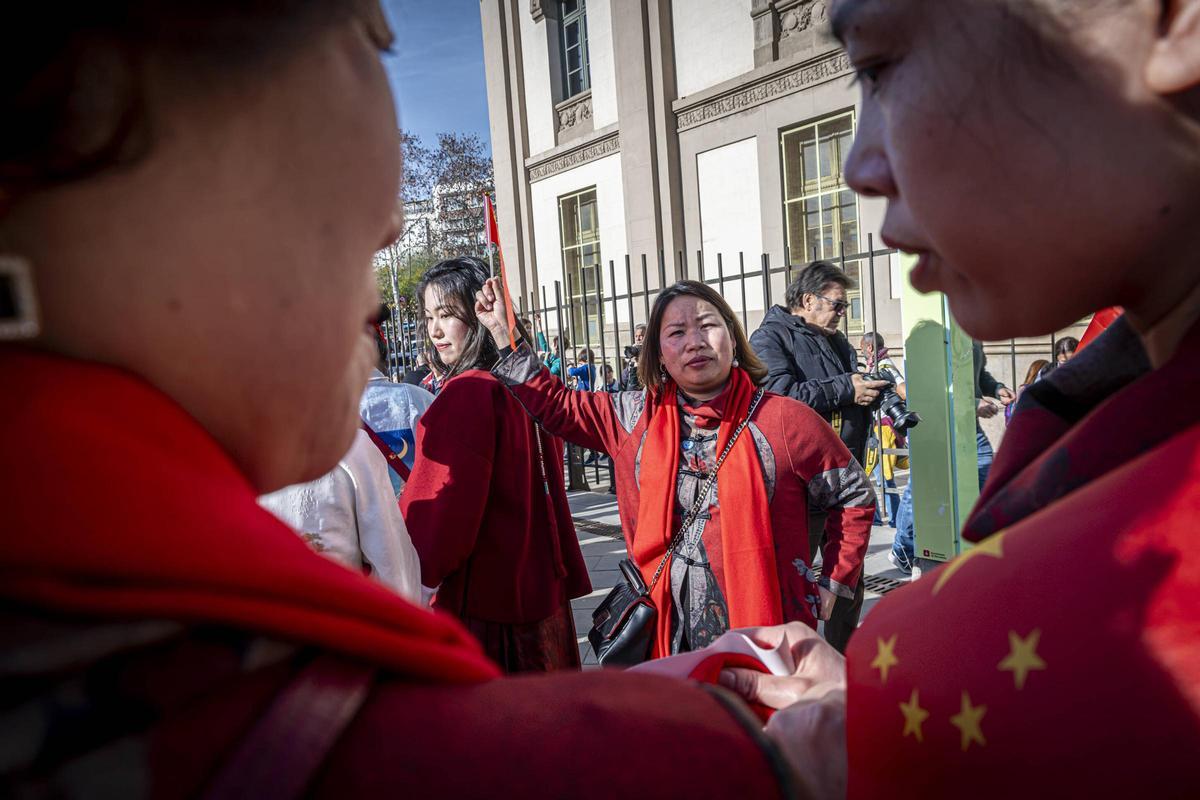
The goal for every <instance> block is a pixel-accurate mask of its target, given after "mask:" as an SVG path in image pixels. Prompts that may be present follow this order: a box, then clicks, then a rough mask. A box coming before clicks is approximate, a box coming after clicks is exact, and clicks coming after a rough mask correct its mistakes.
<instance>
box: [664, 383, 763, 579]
mask: <svg viewBox="0 0 1200 800" xmlns="http://www.w3.org/2000/svg"><path fill="white" fill-rule="evenodd" d="M762 396H763V390H762V389H759V390H758V393H757V394H755V395H754V400H753V402H751V403H750V410H749V411H747V412H746V418H745V419H743V420H742V421H741V422H740V423H739V424H738V426H737V428H736V429H735V430H734V432H733V435H732V436H730V437H729V442H728V443H726V445H725V449H724V450H722V451H721V455H720V457H719V458H718V459H717V464H716V466H715V467H713V471H712V472H710V473H709V475H708V480H706V481H705V482H704V487H703V488H702V489H701V490H700V492H699V493H698V494H697V495H696V500H695V502H694V503H692V507H691V508H690V509H688V513H687V515H686V516H685V517H684V520H683V524H682V525H680V526H679V530H678V531H677V532H676V533H675V535H674V536H673V537H671V543H670V545H668V547H667V552H665V553H663V557H662V560H661V561H659V562H658V569H656V570H654V578H653V579H652V580H651V581H650V588H649V589H647V590H646V594H649V593H651V592H653V591H654V587H655V586H657V585H658V579H659V578H660V577H662V571H663V569H664V568H665V567H666V566H667V559H668V558H670V556H671V553H673V552H674V551H675V548H676V547H678V546H679V543H680V542H681V541H682V540H683V535H684V534H685V533H686V532H687V530H688V528H690V527H692V525H693V523H695V521H696V518H697V517H698V516H700V509H701V508H703V507H704V502H705V501H706V500H707V499H708V493H709V492H710V491H711V490H712V487H713V483H715V482H716V480H717V470H719V469H720V468H721V465H722V464H724V463H725V457H726V456H727V455H729V451H730V450H732V449H733V445H734V444H735V443H736V442H737V440H738V437H739V436H740V435H741V434H742V431H743V430H745V428H746V426H747V425H749V424H750V418H751V417H753V416H754V410H755V409H756V408H758V401H759V400H762Z"/></svg>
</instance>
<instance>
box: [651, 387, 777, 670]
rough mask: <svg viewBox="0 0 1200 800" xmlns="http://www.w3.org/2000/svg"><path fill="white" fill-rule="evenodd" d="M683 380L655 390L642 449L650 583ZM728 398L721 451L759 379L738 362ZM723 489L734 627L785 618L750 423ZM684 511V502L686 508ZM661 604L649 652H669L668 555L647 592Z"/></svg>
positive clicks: (672, 472) (659, 553)
mask: <svg viewBox="0 0 1200 800" xmlns="http://www.w3.org/2000/svg"><path fill="white" fill-rule="evenodd" d="M678 391H679V387H678V386H676V385H675V382H674V381H670V382H668V383H667V385H666V386H665V387H664V388H663V390H662V391H660V392H658V393H656V395H655V396H654V397H653V398H652V400H651V403H650V405H649V407H648V409H647V410H648V412H649V413H650V414H651V415H652V416H651V417H650V420H649V424H648V426H647V430H646V441H645V444H644V446H643V449H642V467H643V469H642V471H641V486H640V491H641V497H640V499H639V502H638V521H637V530H636V531H634V535H633V558H634V561H635V562H637V565H638V567H639V568H640V569H641V571H642V576H643V577H644V578H645V580H646V585H647V586H649V585H650V581H651V580H652V579H653V578H654V571H655V569H656V568H657V567H658V562H659V560H660V559H661V558H662V557H663V554H664V553H665V552H666V550H667V547H668V546H669V545H670V542H671V537H672V536H674V535H675V523H674V511H675V488H676V480H677V475H678V474H679V445H680V442H679V427H680V420H679V404H678V402H676V398H677V395H678ZM725 392H726V398H725V399H726V402H725V407H724V412H723V413H722V415H721V421H720V427H719V429H718V432H717V454H718V455H720V453H721V452H723V451H724V450H725V446H726V445H727V444H728V443H729V437H730V436H731V435H732V434H733V431H734V430H735V429H736V428H737V426H738V424H739V423H740V422H741V421H742V420H743V419H745V418H746V414H747V413H748V412H749V411H750V402H751V400H752V399H753V397H754V383H753V381H751V380H750V377H749V376H748V375H747V374H746V373H745V372H744V371H743V370H741V369H734V370H733V371H732V372H731V373H730V377H729V384H728V386H726V388H725ZM717 482H718V484H719V487H720V493H721V497H722V498H723V502H722V503H721V560H722V564H723V565H724V574H725V584H726V585H725V586H722V587H721V588H722V590H723V591H724V593H725V601H726V602H727V603H728V604H729V621H730V626H731V627H733V628H741V627H746V626H751V625H777V624H779V623H782V622H783V605H782V602H781V600H780V594H779V573H778V572H777V571H776V567H775V540H774V537H773V536H772V535H771V514H770V508H769V506H768V505H767V488H766V485H765V484H764V482H763V474H762V465H761V463H760V462H759V458H758V453H757V452H756V450H755V447H754V439H753V437H752V436H751V435H750V432H749V430H745V431H743V432H742V435H741V436H740V437H738V440H737V443H736V444H735V445H734V446H733V449H732V450H730V451H729V456H728V457H727V458H726V459H725V463H724V464H723V465H722V466H721V470H720V475H719V477H718V478H717ZM685 513H686V510H685ZM650 596H651V598H652V599H653V600H654V605H655V607H656V608H657V609H658V630H657V631H656V635H655V639H654V651H653V653H652V657H654V658H660V657H662V656H665V655H669V654H670V652H671V559H670V558H668V559H667V564H666V566H665V567H664V568H663V571H662V577H661V578H660V579H659V581H658V584H657V585H656V586H655V587H654V589H653V591H652V592H651V593H650Z"/></svg>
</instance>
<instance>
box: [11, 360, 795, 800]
mask: <svg viewBox="0 0 1200 800" xmlns="http://www.w3.org/2000/svg"><path fill="white" fill-rule="evenodd" d="M0 374H2V375H4V377H5V380H6V381H7V382H6V384H5V391H3V392H0V441H3V442H4V445H3V447H2V448H0V474H3V475H4V476H5V479H4V480H3V481H0V509H3V517H2V518H3V523H2V524H3V525H4V532H5V546H4V547H3V548H0V621H2V623H3V624H0V647H2V648H3V651H4V653H5V654H6V656H12V663H13V664H18V665H19V668H15V669H19V671H18V672H17V673H13V674H11V675H9V676H8V678H9V680H10V682H11V681H17V682H18V683H15V684H14V685H13V687H10V688H12V689H13V691H19V692H20V698H21V701H22V703H23V705H22V708H23V709H24V711H23V712H22V713H20V714H7V715H4V716H3V718H2V720H0V736H2V737H3V738H4V740H5V741H19V742H21V747H20V748H19V752H15V751H14V754H13V755H12V757H11V758H8V759H6V761H5V763H4V764H3V765H0V794H2V795H5V796H8V795H10V794H12V795H20V796H24V795H29V796H42V795H46V794H50V795H55V794H61V793H63V792H64V791H65V792H67V793H71V792H76V791H77V790H78V791H83V792H85V793H88V792H91V793H97V794H103V795H112V796H130V797H134V796H142V795H143V794H147V795H149V796H152V797H195V796H198V795H199V794H200V793H201V791H202V790H204V789H205V788H206V787H209V785H210V781H211V779H212V776H213V775H214V774H215V773H217V772H218V771H220V770H222V769H224V768H226V767H227V766H228V765H229V764H230V763H231V754H233V753H236V752H246V750H244V748H245V746H246V745H247V743H250V742H253V743H254V744H255V745H258V746H259V748H258V749H255V750H254V751H252V758H251V759H250V763H249V764H248V765H247V766H248V769H246V770H245V771H242V772H237V771H235V772H234V773H233V777H234V779H235V785H236V787H237V788H241V789H243V791H244V792H245V791H249V793H248V794H245V795H244V796H256V797H257V796H263V797H266V796H277V795H279V794H280V793H281V792H283V791H284V790H283V789H281V788H280V787H281V786H288V785H292V786H294V784H293V783H292V781H291V779H292V778H294V777H295V776H296V775H297V774H298V773H299V772H300V771H302V770H305V769H309V768H311V774H310V776H309V778H310V779H304V780H301V781H300V783H299V788H301V789H304V788H305V787H307V788H308V790H309V794H308V796H312V797H336V798H341V797H395V796H398V795H399V796H405V797H463V798H470V797H496V796H520V797H537V796H557V797H572V798H581V799H582V798H602V797H613V796H621V797H638V796H646V795H650V796H659V797H664V796H672V795H681V796H687V797H696V798H701V797H732V796H735V795H738V794H744V795H745V796H749V797H763V798H772V797H778V796H781V795H783V793H784V792H783V789H782V788H781V786H780V783H779V780H778V779H779V777H780V775H781V774H783V773H781V771H780V761H779V759H778V754H777V753H775V752H774V751H773V750H772V748H771V747H770V746H769V745H767V744H766V743H764V742H763V741H762V738H761V732H756V731H755V725H754V723H753V721H752V720H747V719H746V717H745V715H746V714H748V711H747V710H746V709H745V708H744V707H739V704H737V703H736V702H735V703H734V704H733V705H732V706H730V705H727V704H726V701H727V698H726V697H725V696H723V695H720V694H719V693H718V694H714V693H712V692H706V691H701V690H699V689H697V688H695V687H693V686H691V685H688V684H686V683H684V682H682V681H674V680H667V679H659V678H654V677H652V676H639V675H627V674H612V673H598V672H593V673H588V674H583V675H579V674H565V675H555V676H550V677H541V676H539V677H536V678H519V679H497V680H492V679H491V678H492V676H494V675H496V674H497V670H496V668H495V666H494V665H491V664H489V663H488V662H487V661H486V660H484V659H483V658H482V656H481V655H480V653H479V648H478V645H477V644H475V643H474V642H473V640H471V638H470V637H469V636H468V635H467V634H466V633H465V632H464V631H463V630H462V628H461V627H460V626H459V625H458V624H457V623H456V622H455V621H454V620H452V619H450V618H449V617H447V616H446V615H442V614H432V613H429V612H427V611H424V610H420V609H417V608H416V607H414V606H412V605H411V604H409V603H407V602H406V601H404V600H403V599H401V598H400V597H398V596H396V595H394V594H392V593H391V592H388V591H387V590H386V589H384V588H383V587H381V586H379V585H378V584H376V583H374V582H372V581H370V580H369V579H367V578H365V577H363V576H362V575H360V574H357V573H355V572H352V571H350V570H347V569H345V568H343V567H341V566H339V565H337V564H335V563H333V562H331V561H329V560H327V559H325V558H323V557H321V556H319V555H317V554H316V553H313V552H312V551H311V550H310V549H309V548H308V547H307V546H306V545H305V544H304V543H303V542H302V541H301V539H300V538H299V537H298V536H297V535H296V534H294V533H293V532H292V531H289V530H288V529H287V528H286V527H285V526H284V525H282V524H281V523H279V522H278V521H277V520H275V519H274V518H273V517H272V516H271V515H270V514H268V513H267V512H265V511H263V510H262V509H261V508H259V507H258V505H257V503H256V501H255V496H254V493H253V491H252V490H251V488H250V486H249V484H248V483H247V481H246V480H245V478H244V477H243V476H242V475H241V474H240V473H239V472H238V470H237V468H236V467H235V465H234V463H233V462H232V461H231V460H230V459H229V457H228V456H227V455H226V454H225V453H224V452H223V451H222V450H221V449H220V448H219V447H218V446H217V444H216V442H214V441H213V439H212V438H211V437H210V436H209V435H208V434H207V433H206V432H205V431H204V430H203V429H201V428H200V427H199V425H197V424H196V422H195V421H194V420H192V419H191V418H190V417H188V415H187V414H186V413H184V412H183V410H182V409H180V408H179V407H178V406H177V405H176V404H174V403H173V402H172V401H171V400H170V399H168V398H166V397H164V396H163V395H162V394H161V393H159V392H157V391H156V390H154V389H153V388H151V387H150V386H148V385H147V384H145V383H144V382H143V381H141V380H138V379H136V378H134V377H133V376H130V375H128V374H126V373H123V372H120V371H118V370H114V369H111V368H106V367H100V366H96V365H86V364H81V363H79V362H74V361H69V360H65V359H59V358H54V357H48V356H43V355H38V354H34V353H30V352H28V351H22V350H19V349H15V348H0ZM267 410H269V409H267ZM313 663H320V664H322V665H323V666H324V667H325V669H324V671H323V672H322V675H323V676H324V680H323V681H322V682H319V683H317V684H308V683H305V682H304V680H303V676H304V675H305V674H307V672H306V670H307V669H308V665H310V664H313ZM298 676H299V679H298ZM339 676H340V677H339ZM354 676H366V678H365V679H364V680H365V682H360V681H359V680H358V679H353V680H352V678H353V677H354ZM284 687H287V689H286V690H284ZM359 687H361V688H362V690H363V693H362V694H359V692H358V689H359ZM347 688H348V689H349V691H343V690H344V689H347ZM293 689H295V690H297V691H298V692H299V693H298V694H295V693H291V692H292V690H293ZM281 690H283V691H281ZM14 696H16V695H14ZM64 698H65V699H64ZM289 698H290V699H291V700H293V701H295V700H296V699H297V698H301V699H303V698H307V699H308V700H309V702H306V703H300V704H295V703H293V704H292V705H288V704H287V703H286V702H283V701H285V700H287V699H289ZM346 707H348V708H349V709H350V711H351V712H352V713H351V714H350V716H349V717H341V716H340V715H341V713H342V710H343V709H344V708H346ZM280 712H286V713H280ZM339 719H340V720H341V722H336V721H337V720H339ZM266 720H271V721H273V722H274V724H273V725H265V726H264V725H263V723H264V721H266ZM331 720H334V721H331ZM342 722H344V723H345V727H344V728H342V727H341V724H342ZM331 730H332V733H331ZM647 742H648V743H652V746H647V747H640V746H637V745H638V743H647ZM614 743H616V744H614ZM614 753H619V755H620V762H621V763H620V768H619V769H613V761H612V758H610V757H608V756H610V755H611V754H614ZM697 763H700V764H704V769H696V768H694V767H695V764H697ZM236 779H241V782H239V781H238V780H236ZM246 781H253V782H252V784H250V785H253V786H254V790H253V791H250V790H248V788H247V787H248V784H247V783H246ZM80 787H82V789H80Z"/></svg>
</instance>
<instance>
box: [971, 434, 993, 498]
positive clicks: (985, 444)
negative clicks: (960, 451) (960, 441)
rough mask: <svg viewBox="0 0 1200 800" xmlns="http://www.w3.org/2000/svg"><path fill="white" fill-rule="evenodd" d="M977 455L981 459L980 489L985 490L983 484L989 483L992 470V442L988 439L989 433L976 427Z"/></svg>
mask: <svg viewBox="0 0 1200 800" xmlns="http://www.w3.org/2000/svg"><path fill="white" fill-rule="evenodd" d="M975 455H976V456H977V457H978V460H979V491H981V492H982V491H983V484H985V483H987V476H988V473H989V472H991V471H992V458H993V456H994V453H993V452H992V443H991V442H989V441H988V438H987V434H985V433H984V432H983V431H982V430H980V429H979V428H976V429H975Z"/></svg>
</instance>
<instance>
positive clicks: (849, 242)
mask: <svg viewBox="0 0 1200 800" xmlns="http://www.w3.org/2000/svg"><path fill="white" fill-rule="evenodd" d="M854 130H855V119H854V111H853V110H850V111H845V112H841V113H838V114H835V115H833V116H830V117H826V118H824V119H819V120H816V121H813V122H806V123H803V124H801V125H797V126H796V127H794V128H789V129H787V130H784V131H782V132H781V133H780V137H779V139H780V148H781V150H782V156H783V209H784V222H785V223H786V230H787V245H788V252H789V258H790V259H791V263H793V264H806V263H808V262H809V261H813V260H815V259H828V260H830V261H833V262H834V263H838V260H839V257H840V256H841V254H842V252H843V250H844V252H845V253H846V255H848V256H849V255H856V254H858V253H859V251H860V246H859V244H860V237H859V213H858V197H857V196H856V195H855V194H854V192H853V191H852V190H851V189H850V187H849V186H847V185H846V179H845V166H846V158H847V157H848V156H849V155H850V147H851V145H852V144H853V143H854ZM846 272H847V274H849V276H850V277H851V278H852V279H853V280H854V284H855V285H854V288H852V289H850V290H848V291H847V293H846V295H847V296H846V300H847V301H848V302H849V304H850V307H849V309H848V312H847V315H846V317H847V324H848V328H849V330H850V331H851V332H852V333H853V332H861V331H862V327H863V304H862V285H861V278H862V265H861V264H860V263H859V262H858V261H847V262H846Z"/></svg>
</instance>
